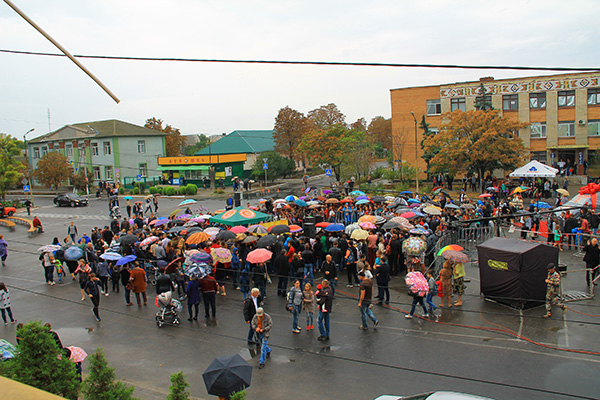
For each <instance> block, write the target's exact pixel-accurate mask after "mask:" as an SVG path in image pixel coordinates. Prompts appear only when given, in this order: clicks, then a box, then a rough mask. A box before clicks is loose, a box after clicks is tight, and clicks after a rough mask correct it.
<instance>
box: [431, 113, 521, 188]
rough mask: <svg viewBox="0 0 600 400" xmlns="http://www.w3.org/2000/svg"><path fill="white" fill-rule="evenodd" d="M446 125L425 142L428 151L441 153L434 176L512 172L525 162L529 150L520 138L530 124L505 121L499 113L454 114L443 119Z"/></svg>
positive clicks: (434, 160)
mask: <svg viewBox="0 0 600 400" xmlns="http://www.w3.org/2000/svg"><path fill="white" fill-rule="evenodd" d="M442 120H443V121H446V122H444V123H443V124H442V125H441V126H440V132H439V133H438V134H437V135H434V136H430V137H429V138H427V139H426V140H425V149H426V150H427V151H433V150H434V149H436V148H439V152H438V153H437V154H436V155H435V156H434V157H433V158H432V159H431V163H430V166H431V170H432V172H442V173H448V174H450V175H456V174H457V172H459V171H466V172H477V173H479V176H480V177H482V176H484V174H485V172H486V171H493V170H495V169H504V170H509V169H513V168H515V167H517V166H518V165H519V164H520V163H521V162H522V161H523V158H524V155H525V147H524V146H523V142H522V141H521V138H519V136H518V135H517V134H516V132H518V130H519V129H523V128H526V127H527V126H529V124H528V123H523V122H517V121H512V120H510V119H506V118H502V117H501V116H500V112H499V111H498V110H489V111H483V110H470V111H459V110H456V111H453V112H451V113H446V114H443V115H442Z"/></svg>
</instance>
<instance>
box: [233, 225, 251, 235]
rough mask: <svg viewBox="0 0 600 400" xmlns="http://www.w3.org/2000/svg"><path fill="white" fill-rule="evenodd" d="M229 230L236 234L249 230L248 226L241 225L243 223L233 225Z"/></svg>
mask: <svg viewBox="0 0 600 400" xmlns="http://www.w3.org/2000/svg"><path fill="white" fill-rule="evenodd" d="M229 230H230V231H231V232H233V233H235V234H236V235H237V234H238V233H246V232H248V228H246V227H245V226H241V225H237V226H234V227H232V228H231V229H229Z"/></svg>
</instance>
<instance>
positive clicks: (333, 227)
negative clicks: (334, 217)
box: [325, 224, 345, 232]
mask: <svg viewBox="0 0 600 400" xmlns="http://www.w3.org/2000/svg"><path fill="white" fill-rule="evenodd" d="M344 228H345V227H344V225H342V224H329V225H327V226H326V227H325V231H326V232H342V231H343V230H344Z"/></svg>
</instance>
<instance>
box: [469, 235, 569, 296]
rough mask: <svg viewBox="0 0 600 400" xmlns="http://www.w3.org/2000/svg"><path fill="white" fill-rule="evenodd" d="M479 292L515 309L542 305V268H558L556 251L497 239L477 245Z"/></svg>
mask: <svg viewBox="0 0 600 400" xmlns="http://www.w3.org/2000/svg"><path fill="white" fill-rule="evenodd" d="M477 254H478V256H479V275H480V279H481V293H482V294H483V295H484V296H485V297H487V298H489V299H493V300H496V301H498V302H500V303H504V304H507V305H509V306H512V307H516V308H531V307H535V306H537V305H540V304H541V303H544V301H545V297H546V283H545V279H546V275H547V270H546V267H547V266H548V264H549V263H554V264H555V265H558V248H556V247H551V246H548V245H545V244H539V243H531V242H525V241H521V240H516V239H507V238H501V237H494V238H491V239H489V240H487V241H485V242H484V243H482V244H480V245H479V246H477Z"/></svg>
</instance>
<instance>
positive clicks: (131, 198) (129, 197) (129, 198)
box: [123, 196, 133, 200]
mask: <svg viewBox="0 0 600 400" xmlns="http://www.w3.org/2000/svg"><path fill="white" fill-rule="evenodd" d="M123 199H125V200H133V197H131V196H125V197H123Z"/></svg>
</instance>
